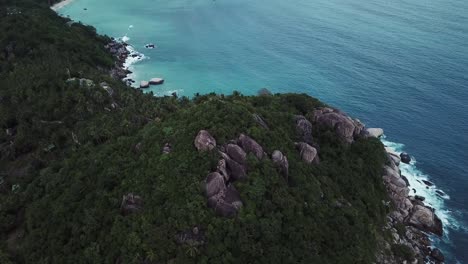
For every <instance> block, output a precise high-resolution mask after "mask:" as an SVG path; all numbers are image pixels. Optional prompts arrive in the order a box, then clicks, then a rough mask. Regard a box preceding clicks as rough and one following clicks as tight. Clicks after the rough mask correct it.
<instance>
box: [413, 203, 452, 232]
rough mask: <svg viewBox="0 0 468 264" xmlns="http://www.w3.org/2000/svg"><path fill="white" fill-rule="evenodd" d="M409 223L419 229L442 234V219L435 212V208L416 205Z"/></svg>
mask: <svg viewBox="0 0 468 264" xmlns="http://www.w3.org/2000/svg"><path fill="white" fill-rule="evenodd" d="M408 224H410V225H412V226H414V227H416V228H417V229H419V230H422V231H425V232H430V233H433V234H436V235H438V236H442V234H443V230H442V221H441V220H440V219H439V217H437V215H436V214H435V213H434V210H433V209H432V208H430V207H427V206H421V205H416V206H414V208H413V210H412V213H411V216H410V217H409V219H408Z"/></svg>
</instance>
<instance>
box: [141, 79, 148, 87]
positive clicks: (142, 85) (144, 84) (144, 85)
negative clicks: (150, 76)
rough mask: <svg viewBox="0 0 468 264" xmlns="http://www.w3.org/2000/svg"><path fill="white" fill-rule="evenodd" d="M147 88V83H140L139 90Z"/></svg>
mask: <svg viewBox="0 0 468 264" xmlns="http://www.w3.org/2000/svg"><path fill="white" fill-rule="evenodd" d="M148 87H149V82H148V81H141V82H140V88H148Z"/></svg>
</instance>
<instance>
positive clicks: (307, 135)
mask: <svg viewBox="0 0 468 264" xmlns="http://www.w3.org/2000/svg"><path fill="white" fill-rule="evenodd" d="M295 120H296V131H297V134H298V135H299V138H300V139H301V140H302V141H304V142H306V143H308V144H312V123H310V121H309V120H307V119H306V118H305V117H304V116H301V115H298V116H295Z"/></svg>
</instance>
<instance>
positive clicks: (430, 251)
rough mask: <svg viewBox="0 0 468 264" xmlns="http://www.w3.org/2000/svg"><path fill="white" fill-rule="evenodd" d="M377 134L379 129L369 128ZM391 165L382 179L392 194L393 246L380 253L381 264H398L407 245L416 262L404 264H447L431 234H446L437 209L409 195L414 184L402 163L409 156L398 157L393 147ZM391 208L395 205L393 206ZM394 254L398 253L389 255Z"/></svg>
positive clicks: (385, 246)
mask: <svg viewBox="0 0 468 264" xmlns="http://www.w3.org/2000/svg"><path fill="white" fill-rule="evenodd" d="M368 130H370V131H372V132H375V131H376V130H375V129H368ZM380 131H381V133H378V134H375V133H369V136H373V137H377V138H378V137H380V136H381V135H382V134H383V130H380ZM385 150H386V154H387V164H386V165H385V166H384V168H383V173H382V178H383V181H384V184H385V186H386V188H387V191H388V195H389V198H390V200H391V201H392V204H393V206H394V207H392V208H393V210H392V211H391V212H390V213H389V214H388V216H387V223H386V225H385V226H384V227H383V229H384V231H387V232H389V233H390V234H391V240H392V243H393V245H390V244H389V243H388V242H387V241H383V242H382V243H383V244H382V245H381V251H380V252H378V254H377V262H378V263H398V261H399V259H398V257H399V256H395V247H396V248H398V247H399V246H404V247H406V248H407V249H409V250H411V252H412V255H413V257H414V259H413V260H412V261H407V260H405V261H404V263H436V264H438V263H444V259H445V258H444V255H443V254H442V252H441V251H440V250H439V249H437V248H435V247H433V246H432V244H431V239H430V236H431V235H436V236H439V237H441V236H442V235H443V226H442V221H441V220H440V219H439V217H438V216H437V214H436V213H435V209H434V208H431V207H429V206H427V205H426V204H424V200H425V198H424V197H421V196H419V195H414V196H413V195H409V194H410V188H409V187H410V185H409V183H408V180H407V179H406V178H405V176H403V175H401V171H400V168H399V165H400V162H405V163H407V162H406V161H408V160H407V156H408V154H406V153H402V154H401V155H398V154H397V153H395V152H394V151H393V150H392V149H390V148H387V147H386V148H385ZM389 206H391V205H390V204H389ZM385 251H387V252H392V251H393V253H394V254H390V255H389V254H386V253H385Z"/></svg>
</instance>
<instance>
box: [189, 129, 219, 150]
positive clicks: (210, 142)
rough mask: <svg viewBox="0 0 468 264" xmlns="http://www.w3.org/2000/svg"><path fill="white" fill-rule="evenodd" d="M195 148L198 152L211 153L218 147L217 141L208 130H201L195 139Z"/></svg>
mask: <svg viewBox="0 0 468 264" xmlns="http://www.w3.org/2000/svg"><path fill="white" fill-rule="evenodd" d="M194 145H195V147H196V148H197V149H198V151H210V150H212V149H214V148H215V147H216V140H215V139H214V137H212V136H211V135H210V133H208V131H206V130H200V132H198V134H197V136H196V137H195V142H194Z"/></svg>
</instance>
